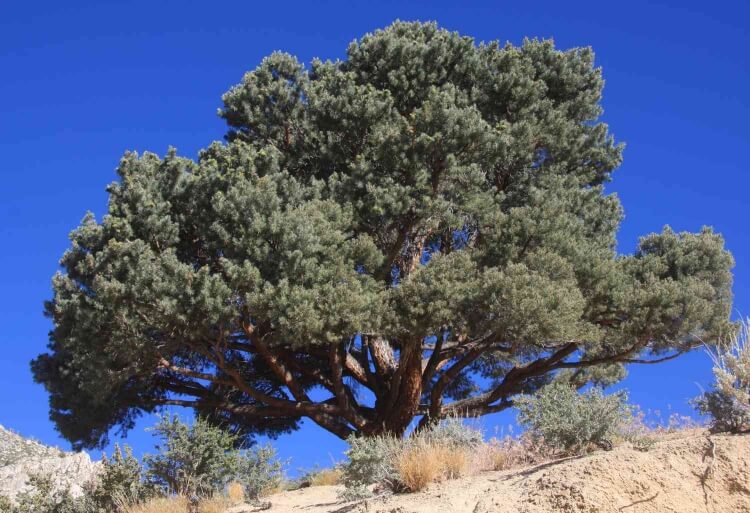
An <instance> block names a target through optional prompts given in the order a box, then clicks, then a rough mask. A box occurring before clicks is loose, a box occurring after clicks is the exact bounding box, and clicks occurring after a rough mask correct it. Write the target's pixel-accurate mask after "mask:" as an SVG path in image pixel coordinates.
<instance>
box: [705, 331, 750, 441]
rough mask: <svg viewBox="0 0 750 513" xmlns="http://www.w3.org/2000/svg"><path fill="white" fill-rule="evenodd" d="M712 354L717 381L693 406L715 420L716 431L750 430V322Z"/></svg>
mask: <svg viewBox="0 0 750 513" xmlns="http://www.w3.org/2000/svg"><path fill="white" fill-rule="evenodd" d="M709 354H710V356H711V359H712V360H713V362H714V368H713V373H714V377H715V381H714V384H713V387H712V390H711V391H709V392H705V393H704V394H702V395H701V396H699V397H697V398H696V399H694V400H693V405H694V406H695V408H696V409H697V410H698V412H700V413H701V414H703V415H708V416H709V417H710V418H711V429H712V431H715V432H730V433H739V432H742V431H745V430H748V429H750V318H747V319H745V320H743V321H742V322H740V325H739V329H738V331H737V332H736V333H734V334H733V335H732V337H730V339H729V341H728V343H725V344H719V346H718V347H717V348H716V350H709Z"/></svg>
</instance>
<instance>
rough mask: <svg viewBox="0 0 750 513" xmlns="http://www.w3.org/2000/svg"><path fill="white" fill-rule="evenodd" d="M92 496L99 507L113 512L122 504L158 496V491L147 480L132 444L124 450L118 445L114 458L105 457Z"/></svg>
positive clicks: (143, 500)
mask: <svg viewBox="0 0 750 513" xmlns="http://www.w3.org/2000/svg"><path fill="white" fill-rule="evenodd" d="M89 495H90V497H91V500H92V501H93V502H94V504H96V506H97V508H98V509H99V510H102V511H107V512H109V511H115V510H117V509H118V507H119V505H120V504H135V503H140V502H145V501H146V500H148V499H150V498H152V497H154V496H155V495H157V490H156V489H155V487H154V486H152V485H150V484H149V483H147V482H146V481H145V480H144V479H143V467H141V464H140V463H139V462H138V460H137V459H136V458H135V457H134V456H133V452H132V450H131V449H130V447H128V446H125V449H124V451H123V450H122V449H121V448H120V446H119V445H115V450H114V453H113V454H112V457H110V458H107V456H106V455H104V457H103V458H102V472H101V474H100V476H99V480H98V482H97V483H96V486H95V487H94V488H93V490H92V491H91V492H90V494H89Z"/></svg>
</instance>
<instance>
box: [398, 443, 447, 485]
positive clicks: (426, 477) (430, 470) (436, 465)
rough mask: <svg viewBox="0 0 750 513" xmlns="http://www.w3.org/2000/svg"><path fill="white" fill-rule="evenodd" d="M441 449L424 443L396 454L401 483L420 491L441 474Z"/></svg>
mask: <svg viewBox="0 0 750 513" xmlns="http://www.w3.org/2000/svg"><path fill="white" fill-rule="evenodd" d="M441 452H442V451H441V450H439V449H437V448H436V447H434V446H429V445H422V446H417V447H413V448H409V449H406V450H405V451H404V452H402V453H401V454H399V455H398V456H396V462H395V463H396V465H395V467H396V472H397V473H398V478H399V481H400V482H401V484H402V485H403V486H404V487H405V488H407V489H408V490H409V491H412V492H418V491H419V490H423V489H424V488H426V487H427V485H429V484H430V483H432V482H433V481H435V480H436V479H437V478H438V477H440V475H441V473H442V472H441V468H440V467H441Z"/></svg>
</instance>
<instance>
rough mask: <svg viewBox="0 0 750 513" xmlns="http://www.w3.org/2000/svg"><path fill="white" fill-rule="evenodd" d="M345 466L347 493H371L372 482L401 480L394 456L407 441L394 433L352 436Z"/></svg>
mask: <svg viewBox="0 0 750 513" xmlns="http://www.w3.org/2000/svg"><path fill="white" fill-rule="evenodd" d="M348 442H349V449H348V450H347V451H346V453H345V454H346V457H347V462H346V463H345V464H344V466H343V470H344V476H343V481H344V485H345V486H346V488H347V494H349V495H353V496H359V497H361V496H365V495H367V492H366V491H365V490H367V486H368V485H371V484H375V483H378V484H386V485H392V484H393V483H395V482H396V480H397V473H396V469H395V468H394V466H393V461H394V457H395V455H396V454H398V452H399V451H401V450H402V447H403V444H404V441H403V440H401V439H398V438H395V437H392V436H373V437H350V438H349V440H348Z"/></svg>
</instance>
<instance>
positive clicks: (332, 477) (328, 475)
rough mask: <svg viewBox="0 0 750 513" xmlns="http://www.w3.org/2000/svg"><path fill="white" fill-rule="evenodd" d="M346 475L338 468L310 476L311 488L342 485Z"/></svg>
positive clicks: (324, 470)
mask: <svg viewBox="0 0 750 513" xmlns="http://www.w3.org/2000/svg"><path fill="white" fill-rule="evenodd" d="M343 477H344V473H343V472H342V471H341V469H338V468H327V469H323V470H321V471H320V472H315V473H314V474H313V475H312V476H310V486H334V485H337V484H341V480H342V479H343Z"/></svg>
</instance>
